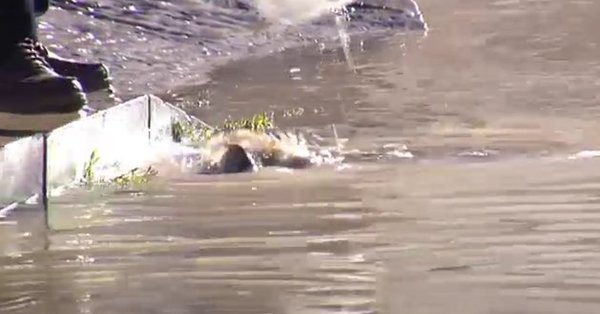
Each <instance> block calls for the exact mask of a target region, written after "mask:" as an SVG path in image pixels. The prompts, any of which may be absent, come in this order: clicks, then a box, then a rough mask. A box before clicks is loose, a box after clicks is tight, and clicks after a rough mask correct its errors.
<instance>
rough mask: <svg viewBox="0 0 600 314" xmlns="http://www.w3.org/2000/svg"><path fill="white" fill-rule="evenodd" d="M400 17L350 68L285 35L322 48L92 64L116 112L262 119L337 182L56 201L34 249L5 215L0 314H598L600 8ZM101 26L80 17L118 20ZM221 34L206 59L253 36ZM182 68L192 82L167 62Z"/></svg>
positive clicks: (249, 181) (196, 187)
mask: <svg viewBox="0 0 600 314" xmlns="http://www.w3.org/2000/svg"><path fill="white" fill-rule="evenodd" d="M64 3H67V2H64ZM64 3H63V4H64ZM107 3H108V2H107ZM111 3H113V2H111ZM114 3H120V2H114ZM140 3H145V2H140ZM149 3H150V2H149ZM161 3H162V2H161ZM84 4H85V2H84ZM419 4H420V7H421V10H422V11H423V13H424V15H425V19H426V21H427V23H428V25H429V30H428V31H427V33H426V34H423V33H422V32H416V31H414V32H413V31H410V32H408V33H405V32H403V31H400V29H397V28H394V27H392V28H391V29H383V28H382V27H379V26H376V24H373V25H375V26H373V27H372V28H366V30H365V31H357V32H356V33H355V34H354V35H353V36H352V38H351V45H350V47H351V57H352V60H351V61H352V62H348V60H347V58H346V56H345V55H344V53H343V52H342V49H341V48H340V47H339V46H338V45H336V44H335V41H333V40H332V41H327V40H326V38H327V36H329V34H330V33H331V34H335V27H334V26H335V25H333V26H331V25H321V26H319V25H312V26H306V28H300V29H301V30H307V31H308V30H310V31H311V32H314V31H315V29H321V28H320V27H322V28H323V29H324V31H323V34H321V35H322V38H321V40H316V43H314V44H312V45H311V44H308V43H306V42H304V40H303V41H301V42H302V43H304V45H302V46H301V47H298V44H299V42H297V41H295V40H292V39H291V38H296V37H294V36H292V35H289V34H292V33H293V31H290V30H286V31H285V32H287V33H286V34H287V35H278V37H277V38H278V39H277V40H273V41H269V40H265V43H264V46H263V47H266V48H265V50H264V51H262V52H261V53H258V52H257V53H256V54H247V55H245V56H244V57H238V56H236V57H235V60H232V59H227V58H224V57H223V56H221V57H214V56H213V55H211V56H204V57H202V56H201V51H202V48H201V47H200V48H198V46H197V45H195V46H194V45H192V44H189V43H186V41H184V40H183V39H177V40H176V39H175V37H172V36H175V35H173V33H174V31H172V30H173V29H175V26H173V29H171V28H169V29H170V30H171V32H164V33H161V32H159V31H155V32H157V33H156V34H155V33H153V34H151V35H148V38H149V39H148V41H149V42H151V43H152V44H153V45H159V46H160V47H161V48H160V49H167V50H168V49H171V48H173V47H176V48H177V49H179V51H178V52H177V51H175V50H169V51H167V50H164V51H163V50H160V49H159V48H156V47H157V46H146V47H144V49H146V50H145V51H142V50H143V49H142V48H141V47H140V45H134V44H133V43H132V42H123V43H121V44H119V43H118V42H116V43H109V44H106V45H104V46H100V47H97V46H93V47H94V48H93V49H95V50H97V51H98V52H97V56H98V57H99V58H101V59H102V60H104V61H105V62H107V63H109V64H111V65H114V68H115V70H113V76H114V77H115V80H116V82H117V84H116V85H117V87H121V92H120V93H121V95H120V96H121V97H123V98H125V99H126V98H128V95H135V94H141V93H145V92H148V91H151V92H153V93H157V94H160V95H161V96H163V97H165V98H166V99H169V100H171V101H173V102H174V103H177V104H178V105H180V106H182V107H184V108H185V109H186V110H187V111H188V112H190V113H192V114H194V115H196V116H197V117H199V118H201V119H203V120H206V121H207V122H210V123H217V122H219V121H222V120H223V119H224V118H226V117H228V116H233V117H241V116H245V115H249V114H252V113H255V112H260V111H265V110H267V111H273V112H275V116H276V124H278V125H280V126H283V127H286V128H298V129H300V130H301V131H302V132H304V133H306V134H312V135H318V136H320V137H322V138H323V142H324V143H329V144H331V143H333V142H334V140H333V138H334V136H333V126H334V125H335V130H336V131H337V134H338V136H339V138H340V139H341V141H342V142H343V143H344V147H343V151H344V152H345V156H346V160H345V161H344V162H343V163H342V164H340V165H330V166H323V167H317V168H312V169H306V170H300V171H298V170H296V171H293V172H289V171H280V170H277V169H262V170H261V171H259V172H257V173H249V174H239V175H222V176H212V175H211V176H203V175H195V174H178V173H168V174H163V175H161V176H159V178H157V179H156V180H155V181H154V182H153V183H152V184H151V185H150V186H149V187H148V188H147V189H146V190H144V191H129V192H127V191H126V192H111V191H97V192H94V193H83V192H81V193H80V192H74V194H73V195H67V196H65V197H62V198H60V199H55V200H54V204H53V208H52V213H51V221H52V225H53V228H54V230H52V231H46V230H45V229H44V227H43V226H44V222H43V217H42V216H43V215H42V214H41V213H39V212H36V211H34V210H25V211H22V212H19V213H17V214H15V215H13V217H11V219H9V220H6V221H2V222H1V224H0V234H1V235H0V239H2V240H0V248H1V252H2V254H3V255H2V257H0V265H1V268H0V311H3V312H10V313H46V312H47V313H231V314H232V313H257V314H258V313H436V314H437V313H474V314H475V313H494V314H495V313H503V314H504V313H506V314H509V313H510V314H513V313H540V314H542V313H544V314H546V313H586V314H587V313H595V312H596V311H597V310H598V309H600V298H598V293H597V292H598V290H599V289H600V275H599V274H600V266H599V265H600V264H599V262H600V231H599V228H598V227H599V226H600V192H599V191H600V172H598V169H600V168H599V167H600V159H597V158H594V157H595V156H597V155H600V154H598V153H597V152H595V150H597V149H600V148H599V147H600V138H599V137H598V136H597V134H598V132H599V131H600V126H599V124H598V122H597V121H598V117H599V108H600V107H599V106H598V92H597V91H598V90H599V87H600V80H599V79H598V78H599V77H600V59H598V56H599V55H600V46H599V45H600V34H599V33H598V32H597V31H596V29H597V28H598V27H599V26H600V21H599V20H598V19H597V18H596V16H597V15H598V14H599V13H600V3H598V2H597V1H592V0H590V1H584V0H581V1H553V2H551V1H542V0H530V1H519V0H516V1H489V0H486V1H476V0H422V1H420V2H419ZM161 5H162V4H161ZM187 5H189V6H190V7H186V6H187ZM202 5H205V4H197V3H195V4H186V2H185V1H174V2H173V4H170V5H166V4H165V6H167V7H168V8H166V9H165V8H162V9H161V10H166V11H168V12H178V14H184V13H182V12H184V10H182V8H185V9H186V10H187V11H186V12H188V13H189V12H192V13H194V12H200V9H201V8H202ZM195 6H199V8H196V9H194V10H197V11H194V10H192V9H191V8H192V7H194V8H195ZM115 7H117V6H116V5H115V6H110V5H109V6H107V7H104V8H103V7H100V8H99V9H98V11H99V12H101V13H103V14H106V16H108V17H109V18H108V20H111V17H112V19H113V20H116V17H120V15H118V14H117V13H115V10H114V8H115ZM169 10H170V11H169ZM214 10H225V11H223V12H229V11H226V8H225V9H222V8H220V9H214ZM74 12H75V13H74ZM76 12H78V11H77V10H75V11H69V10H54V11H52V12H50V13H48V16H49V17H48V21H49V22H47V23H48V25H51V27H50V26H48V27H47V29H46V31H47V33H44V34H54V35H55V36H57V37H59V38H61V39H60V40H66V39H65V38H68V34H69V32H67V31H65V29H71V28H70V27H72V26H73V25H76V26H77V25H79V26H81V25H80V24H81V23H83V22H82V21H87V20H86V19H90V17H89V16H86V15H85V14H78V13H76ZM161 12H163V11H161ZM208 12H212V11H208ZM219 12H221V11H219ZM223 12H222V13H223ZM236 12H237V11H236ZM192 13H190V14H192ZM173 14H175V13H173ZM186 14H187V13H186ZM198 14H200V13H198ZM223 14H225V13H223ZM232 14H233V13H232ZM244 14H245V13H244ZM244 14H242V16H243V15H244ZM141 15H142V18H141V20H140V21H145V20H144V18H148V19H150V17H154V18H156V16H154V15H150V14H149V15H144V14H141ZM65 16H66V17H69V18H68V19H64V22H61V21H59V18H64V17H65ZM248 16H254V15H251V14H250V13H248ZM238 17H239V16H238ZM253 19H254V20H253ZM175 20H177V19H176V18H173V19H172V20H169V19H167V18H165V21H166V22H164V23H163V24H164V25H171V24H169V23H170V22H173V21H175ZM202 21H205V22H206V21H210V20H202ZM219 21H221V22H220V24H219V23H217V24H219V25H218V26H219V27H220V26H222V27H223V28H222V29H221V28H219V27H217V26H215V30H214V33H213V34H217V33H218V35H219V36H223V34H224V33H225V34H227V32H231V33H233V34H232V35H231V37H228V38H230V44H229V46H225V45H224V44H223V41H225V39H223V40H221V41H218V40H216V39H215V40H214V44H212V46H211V45H209V44H207V45H208V46H209V48H210V49H214V50H219V49H220V50H222V51H225V52H226V51H230V52H232V53H231V56H233V55H235V54H236V53H238V54H239V55H244V53H248V52H247V51H244V53H240V51H241V50H240V49H238V48H239V47H241V46H243V47H248V43H247V42H246V43H244V42H243V38H246V37H244V36H245V35H244V34H249V33H252V32H260V30H259V31H257V30H256V29H259V27H258V26H256V27H255V26H248V25H250V24H252V23H254V22H256V20H255V17H252V18H250V17H249V18H248V19H247V20H246V22H244V23H246V24H244V23H242V22H241V21H242V20H241V19H239V18H238V19H235V20H231V21H230V20H227V21H228V23H229V24H227V23H225V22H223V21H224V20H223V19H219ZM60 23H65V25H69V26H68V27H65V28H60V27H59V26H60V25H62V24H60ZM97 23H98V25H95V26H93V27H92V28H91V30H90V32H92V31H96V32H97V33H96V34H95V35H94V36H95V38H96V39H98V40H101V41H104V40H105V38H108V37H111V36H112V35H110V34H108V33H107V32H106V28H104V26H106V25H102V23H115V22H114V21H111V22H105V20H104V19H99V21H98V22H97ZM223 23H225V24H223ZM256 23H258V22H256ZM365 23H367V25H368V23H369V22H368V20H367V21H366V22H365ZM117 24H118V23H117ZM197 24H198V25H200V24H202V23H199V22H198V23H197ZM209 24H210V23H209ZM242 24H244V25H242ZM125 25H128V24H126V23H125ZM152 25H154V24H152ZM252 25H254V24H252ZM257 25H258V24H257ZM377 25H378V24H377ZM200 26H202V25H200ZM94 27H96V28H94ZM261 27H263V26H261ZM360 27H361V26H356V27H355V29H360ZM137 29H138V30H139V31H140V32H143V31H145V30H147V29H144V28H143V27H141V28H137ZM351 29H352V26H351ZM241 30H250V31H248V32H249V33H243V34H242V31H241ZM130 31H131V29H127V28H125V27H123V28H119V27H115V28H114V32H115V34H119V35H123V36H126V34H128V32H130ZM222 32H223V33H222ZM72 34H73V36H76V32H72ZM279 34H283V33H279ZM48 36H51V35H48ZM131 36H133V35H131ZM194 36H198V38H200V37H202V35H201V34H196V33H193V34H190V35H189V36H188V37H189V38H193V39H194V38H195V37H194ZM215 36H217V35H215ZM257 36H258V35H257ZM260 36H262V35H260ZM286 36H291V37H286ZM311 36H314V37H315V38H316V37H319V36H320V35H319V34H314V33H311ZM134 37H135V36H134ZM217 37H218V36H217ZM238 37H239V38H238ZM219 38H220V37H219ZM194 40H195V39H194ZM180 42H181V43H180ZM79 44H80V43H79V42H76V43H75V44H74V45H76V46H77V45H79ZM88 44H89V42H88ZM82 45H83V44H82ZM270 45H273V46H280V47H286V48H285V49H275V51H273V52H272V53H270V51H269V49H271V46H270ZM258 46H260V45H257V47H258ZM148 47H149V48H148ZM194 47H195V48H194ZM236 47H237V48H236ZM56 48H57V49H62V51H63V53H65V54H67V53H70V54H71V55H73V56H82V57H89V55H87V54H86V53H87V52H85V51H83V52H82V51H79V52H78V50H77V49H79V48H77V47H73V48H66V47H63V48H60V47H59V46H56ZM103 48H105V50H104V52H100V51H102V49H103ZM119 48H120V49H121V50H119ZM173 49H175V48H173ZM194 49H197V50H198V51H199V52H198V54H197V55H194V56H197V58H198V60H199V61H197V62H196V61H192V60H190V59H185V60H184V61H182V59H181V58H180V56H181V55H189V52H190V51H194ZM207 49H208V48H207ZM261 49H262V48H261ZM138 50H139V51H138ZM156 51H163V52H164V55H161V56H156V55H154V52H156ZM225 52H224V53H223V55H228V54H227V53H225ZM169 53H172V56H169ZM124 55H127V56H128V57H129V58H132V57H133V56H136V59H135V60H133V61H132V60H129V59H127V60H125V59H123V58H121V57H122V56H124ZM159 57H160V58H159ZM213 57H214V59H211V58H213ZM151 58H156V59H157V60H158V59H160V60H161V62H160V63H152V62H149V61H148V60H151ZM194 58H195V57H194ZM232 58H233V57H232ZM186 62H189V63H190V64H185V63H186ZM117 64H120V65H117ZM161 67H164V69H165V71H164V72H161V71H160V68H161ZM175 67H179V68H178V69H176V68H175ZM138 70H139V71H146V72H143V73H157V74H156V75H150V74H148V75H149V76H143V75H142V76H140V78H139V79H137V80H134V79H133V77H134V75H133V73H134V72H135V71H138ZM171 71H173V72H177V75H176V76H177V79H178V81H175V79H176V78H175V77H174V76H171V75H170V74H172V73H171ZM161 75H164V77H161ZM169 80H173V81H169ZM169 84H170V85H169ZM123 87H124V89H123Z"/></svg>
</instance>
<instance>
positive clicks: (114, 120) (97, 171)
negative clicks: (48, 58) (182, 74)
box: [0, 95, 191, 217]
mask: <svg viewBox="0 0 600 314" xmlns="http://www.w3.org/2000/svg"><path fill="white" fill-rule="evenodd" d="M190 119H191V118H190V117H189V116H187V115H186V114H185V112H183V111H182V110H180V109H178V108H176V107H174V106H172V105H170V104H168V103H165V102H163V101H162V100H161V99H159V98H158V97H155V96H152V95H146V96H141V97H138V98H136V99H133V100H130V101H128V102H126V103H123V104H121V105H118V106H115V107H113V108H110V109H107V110H104V111H101V112H98V113H95V114H93V115H91V116H88V117H85V118H82V119H79V120H76V121H73V122H71V123H69V124H66V125H64V126H63V127H60V128H58V129H55V130H53V131H52V132H49V133H46V134H36V135H33V136H30V137H25V138H22V139H19V140H17V141H14V142H11V143H9V144H7V145H5V146H4V147H3V148H1V149H0V217H2V216H6V215H7V214H8V213H9V212H12V211H13V210H15V209H17V208H19V207H20V206H23V205H27V206H36V207H40V208H44V209H46V210H47V202H46V199H47V197H48V196H52V192H53V191H58V190H60V189H63V188H68V187H69V186H72V185H74V184H77V183H79V182H81V181H82V180H84V178H85V177H86V168H88V169H89V165H90V164H92V165H93V170H94V171H93V172H94V176H96V179H102V178H113V177H115V176H119V175H121V174H124V173H127V172H128V171H130V170H131V169H133V168H136V167H142V166H144V165H146V164H148V163H149V162H151V160H152V158H155V157H156V156H157V154H160V153H161V152H164V149H165V145H168V144H169V143H172V131H171V128H172V125H173V123H174V122H183V121H189V120H190ZM94 156H96V157H98V158H94Z"/></svg>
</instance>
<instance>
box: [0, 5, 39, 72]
mask: <svg viewBox="0 0 600 314" xmlns="http://www.w3.org/2000/svg"><path fill="white" fill-rule="evenodd" d="M36 29H37V25H36V21H35V12H34V3H33V0H0V63H1V61H2V60H4V59H5V58H6V57H7V56H8V54H10V52H11V51H12V50H13V49H14V47H15V44H16V43H18V42H20V41H22V40H23V39H24V38H36V36H37V34H36Z"/></svg>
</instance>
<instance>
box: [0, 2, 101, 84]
mask: <svg viewBox="0 0 600 314" xmlns="http://www.w3.org/2000/svg"><path fill="white" fill-rule="evenodd" d="M0 1H4V0H0ZM49 2H50V1H49V0H34V2H33V4H34V11H35V14H36V16H41V15H43V14H44V13H46V11H48V8H49V5H50V3H49ZM37 52H38V53H39V54H40V55H41V56H42V57H44V59H45V60H46V61H47V62H48V64H49V65H50V66H51V67H52V69H53V70H54V71H56V73H58V74H60V75H63V76H69V77H75V78H77V80H78V81H79V83H80V84H81V87H82V88H83V90H84V91H85V92H94V91H97V90H105V89H106V90H108V89H110V77H109V71H108V68H107V67H106V66H105V65H104V64H102V63H86V62H78V61H75V60H69V59H65V58H62V57H60V56H58V55H57V54H55V53H52V52H50V51H49V50H48V49H47V48H46V47H45V46H44V45H43V44H41V43H38V45H37Z"/></svg>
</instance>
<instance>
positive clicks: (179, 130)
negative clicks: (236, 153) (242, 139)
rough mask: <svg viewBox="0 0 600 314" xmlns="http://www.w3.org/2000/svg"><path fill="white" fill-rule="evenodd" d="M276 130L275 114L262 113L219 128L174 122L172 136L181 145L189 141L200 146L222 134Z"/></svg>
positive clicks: (229, 121) (226, 122)
mask: <svg viewBox="0 0 600 314" xmlns="http://www.w3.org/2000/svg"><path fill="white" fill-rule="evenodd" d="M272 128H274V124H273V114H268V113H260V114H256V115H254V116H252V117H251V118H243V119H238V120H231V119H227V120H225V122H223V125H222V126H220V127H217V128H211V127H208V126H194V125H193V124H192V123H191V122H185V123H182V122H174V123H173V124H172V125H171V134H172V136H173V141H175V142H177V143H181V142H182V141H184V139H187V140H188V141H189V142H191V143H192V144H200V143H202V142H206V141H208V140H210V138H211V137H212V136H213V135H214V134H216V133H220V132H225V133H226V132H232V131H235V130H241V129H248V130H252V131H255V132H266V131H268V130H270V129H272Z"/></svg>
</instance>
